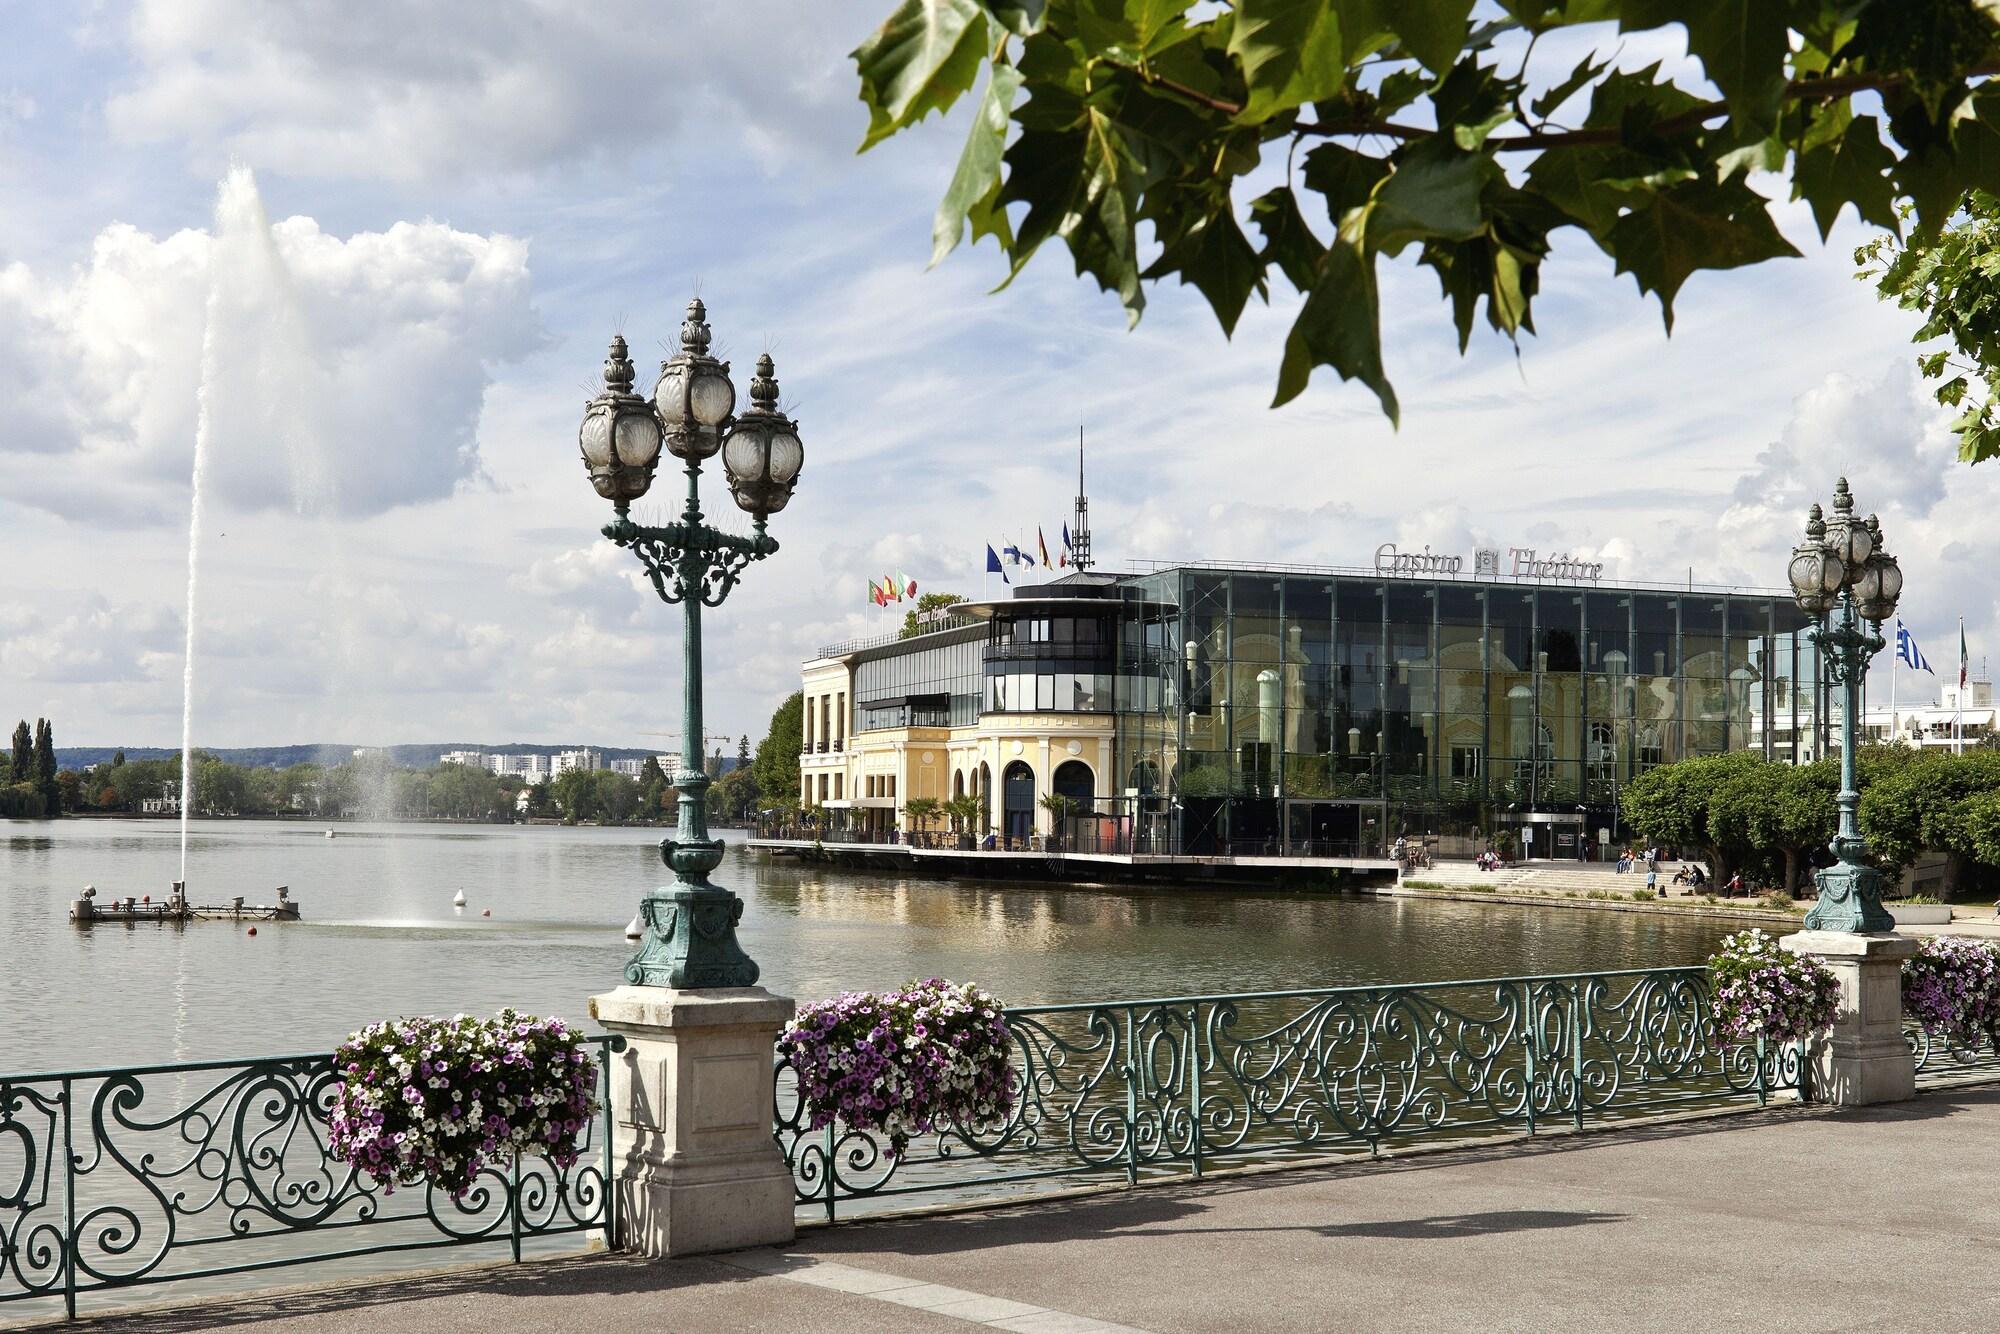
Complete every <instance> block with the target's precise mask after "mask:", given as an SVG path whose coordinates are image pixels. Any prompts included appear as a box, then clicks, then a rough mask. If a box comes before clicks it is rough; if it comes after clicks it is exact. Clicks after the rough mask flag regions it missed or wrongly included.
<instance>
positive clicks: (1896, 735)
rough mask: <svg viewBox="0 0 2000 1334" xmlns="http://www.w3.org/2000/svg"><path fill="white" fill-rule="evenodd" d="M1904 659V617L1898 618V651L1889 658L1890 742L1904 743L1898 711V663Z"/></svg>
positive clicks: (1900, 717) (1900, 716)
mask: <svg viewBox="0 0 2000 1334" xmlns="http://www.w3.org/2000/svg"><path fill="white" fill-rule="evenodd" d="M1902 659H1903V618H1902V617H1900V616H1898V617H1897V618H1896V652H1895V654H1894V655H1893V656H1892V657H1890V659H1889V742H1890V744H1891V745H1897V746H1900V745H1902V744H1903V719H1902V715H1901V714H1900V713H1898V712H1897V711H1896V664H1897V663H1898V662H1901V661H1902Z"/></svg>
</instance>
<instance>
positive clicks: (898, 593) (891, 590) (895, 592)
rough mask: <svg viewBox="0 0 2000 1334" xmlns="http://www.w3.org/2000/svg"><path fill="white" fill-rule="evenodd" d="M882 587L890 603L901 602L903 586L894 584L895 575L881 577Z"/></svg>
mask: <svg viewBox="0 0 2000 1334" xmlns="http://www.w3.org/2000/svg"><path fill="white" fill-rule="evenodd" d="M882 587H883V589H884V590H885V591H886V592H887V593H888V594H889V600H890V601H891V602H901V601H902V600H903V586H902V585H901V584H899V583H897V582H896V576H895V575H893V574H885V575H883V576H882Z"/></svg>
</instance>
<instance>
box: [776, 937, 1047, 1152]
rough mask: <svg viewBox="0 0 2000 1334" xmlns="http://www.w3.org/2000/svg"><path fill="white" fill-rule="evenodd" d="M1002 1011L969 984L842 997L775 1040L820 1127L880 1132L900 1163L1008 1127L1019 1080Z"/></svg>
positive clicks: (932, 983)
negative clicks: (938, 1143) (936, 1134)
mask: <svg viewBox="0 0 2000 1334" xmlns="http://www.w3.org/2000/svg"><path fill="white" fill-rule="evenodd" d="M1011 1047H1012V1038H1011V1036H1010V1035H1009V1033H1008V1031H1007V1019H1006V1016H1005V1015H1004V1014H1003V1013H1002V1012H1001V1006H1000V1003H999V1002H998V1001H996V1000H994V999H993V997H992V996H990V995H988V994H986V993H985V992H983V991H981V990H980V989H979V988H977V987H975V986H973V985H972V984H971V983H963V984H960V985H956V986H955V985H953V984H952V983H950V982H946V981H944V980H943V979H941V978H935V977H934V978H931V979H929V980H928V981H924V982H912V983H911V984H910V985H909V986H907V987H905V988H904V989H903V990H901V991H891V992H888V993H886V994H884V995H879V996H878V995H876V994H875V993H873V992H851V991H850V992H846V993H844V994H842V995H839V996H835V997H832V998H831V999H829V1000H823V1001H817V1002H815V1003H813V1004H811V1005H808V1006H806V1007H805V1008H803V1009H801V1010H800V1011H799V1013H798V1017H797V1018H795V1019H794V1020H793V1021H792V1023H791V1025H790V1026H789V1027H787V1028H786V1029H785V1031H784V1033H783V1034H781V1035H780V1036H779V1038H778V1050H779V1052H780V1053H781V1054H782V1055H784V1056H786V1057H787V1058H789V1059H790V1061H791V1063H792V1069H793V1071H794V1072H795V1074H796V1075H797V1078H798V1086H799V1098H800V1100H801V1101H802V1102H803V1103H804V1104H805V1107H806V1110H807V1112H808V1114H809V1115H810V1117H811V1124H812V1127H813V1128H814V1129H818V1128H820V1127H821V1126H826V1125H830V1124H832V1123H833V1122H834V1121H836V1120H838V1121H840V1122H843V1123H844V1124H846V1125H847V1126H848V1127H850V1128H851V1129H854V1130H864V1131H881V1132H883V1133H885V1134H887V1135H888V1137H889V1153H890V1155H891V1156H892V1157H899V1156H901V1154H902V1153H903V1151H904V1150H905V1149H906V1148H908V1147H909V1143H910V1140H911V1138H912V1137H914V1136H917V1135H921V1134H925V1133H928V1132H929V1131H932V1130H938V1129H943V1128H944V1127H945V1126H947V1125H957V1126H960V1127H963V1128H964V1129H966V1130H974V1131H976V1130H981V1129H991V1128H995V1127H997V1126H999V1125H1001V1124H1003V1123H1004V1122H1005V1121H1006V1119H1007V1117H1008V1115H1009V1114H1010V1113H1012V1111H1013V1110H1014V1085H1015V1084H1016V1082H1017V1081H1018V1079H1019V1076H1018V1075H1017V1074H1016V1073H1015V1071H1014V1067H1013V1063H1012V1061H1011V1060H1010V1059H1009V1054H1010V1051H1011Z"/></svg>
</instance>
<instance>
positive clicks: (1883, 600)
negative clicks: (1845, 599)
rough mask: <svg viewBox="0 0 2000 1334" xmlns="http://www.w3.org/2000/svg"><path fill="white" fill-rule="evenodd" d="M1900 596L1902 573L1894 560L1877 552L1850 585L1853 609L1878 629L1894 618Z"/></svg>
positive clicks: (1901, 591) (1883, 553) (1881, 552)
mask: <svg viewBox="0 0 2000 1334" xmlns="http://www.w3.org/2000/svg"><path fill="white" fill-rule="evenodd" d="M1902 595H1903V569H1902V567H1901V566H1900V565H1898V564H1897V563H1896V558H1895V557H1894V556H1891V555H1890V554H1888V553H1887V552H1886V551H1878V552H1876V553H1875V554H1874V555H1872V556H1870V557H1869V558H1868V565H1867V568H1866V569H1864V570H1863V571H1862V572H1861V577H1860V578H1859V579H1857V580H1856V581H1855V583H1854V609H1855V610H1856V611H1858V612H1860V613H1861V614H1862V615H1863V616H1865V617H1867V618H1868V619H1869V620H1871V621H1874V622H1875V623H1877V624H1878V625H1879V624H1880V623H1881V622H1883V621H1886V620H1888V619H1889V618H1890V617H1891V616H1893V615H1895V614H1896V602H1897V600H1898V599H1899V598H1901V597H1902Z"/></svg>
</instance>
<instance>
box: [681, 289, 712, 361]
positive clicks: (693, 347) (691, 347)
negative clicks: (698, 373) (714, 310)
mask: <svg viewBox="0 0 2000 1334" xmlns="http://www.w3.org/2000/svg"><path fill="white" fill-rule="evenodd" d="M708 340H709V332H708V307H706V306H704V305H702V304H701V298H700V297H696V298H694V299H693V300H692V301H690V302H688V309H687V318H686V319H684V320H682V321H681V350H682V351H683V352H691V353H693V354H694V355H695V356H698V357H703V356H707V355H708Z"/></svg>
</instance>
